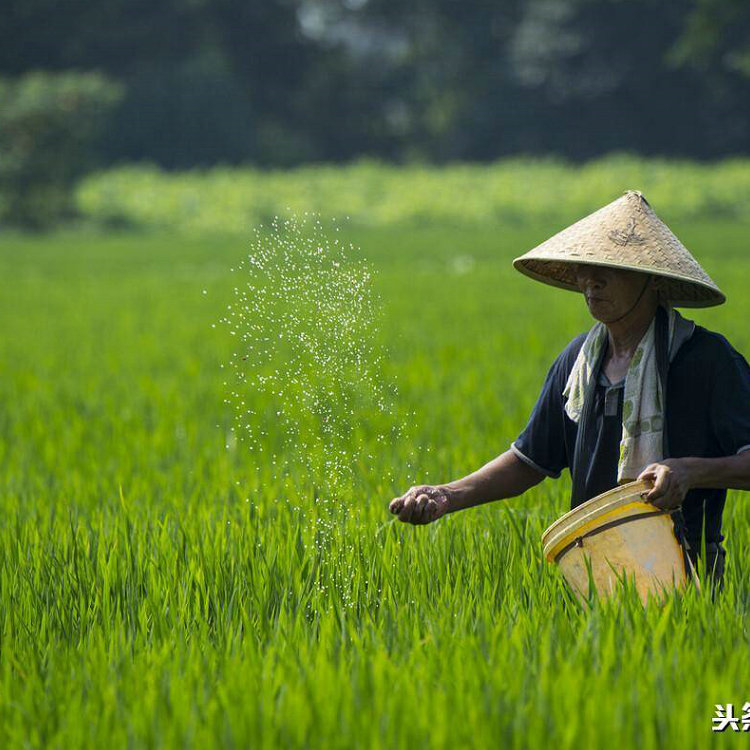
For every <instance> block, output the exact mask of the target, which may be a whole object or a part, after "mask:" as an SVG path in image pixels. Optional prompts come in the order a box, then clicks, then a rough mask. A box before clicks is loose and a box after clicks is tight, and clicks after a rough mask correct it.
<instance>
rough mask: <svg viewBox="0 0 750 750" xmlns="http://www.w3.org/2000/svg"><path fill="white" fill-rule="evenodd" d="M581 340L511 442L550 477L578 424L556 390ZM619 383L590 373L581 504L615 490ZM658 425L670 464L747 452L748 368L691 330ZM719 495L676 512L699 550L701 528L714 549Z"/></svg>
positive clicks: (570, 452)
mask: <svg viewBox="0 0 750 750" xmlns="http://www.w3.org/2000/svg"><path fill="white" fill-rule="evenodd" d="M585 339H586V334H582V335H581V336H578V337H577V338H575V339H573V341H571V342H570V344H568V346H566V347H565V349H564V350H563V351H562V353H561V354H560V355H559V356H558V358H557V359H556V360H555V362H554V364H553V365H552V367H551V369H550V371H549V373H548V374H547V379H546V380H545V382H544V386H543V387H542V392H541V394H540V395H539V399H538V400H537V403H536V405H535V406H534V409H533V411H532V413H531V417H530V418H529V422H528V424H527V425H526V428H525V429H524V431H523V432H522V433H521V435H520V436H519V438H518V439H517V440H516V441H515V442H514V443H513V446H512V448H513V450H514V452H515V453H516V455H518V456H519V457H520V458H521V459H523V460H525V461H526V462H527V463H529V464H531V465H532V466H534V467H535V468H537V469H538V470H539V471H541V472H543V473H544V474H547V475H548V476H551V477H558V476H560V473H561V472H562V470H563V469H565V468H568V469H570V467H572V466H573V465H574V462H573V456H574V451H575V445H576V437H577V434H578V425H577V423H575V422H573V421H572V420H571V419H569V417H568V416H567V414H566V413H565V399H564V397H563V390H564V388H565V384H566V383H567V381H568V376H569V375H570V371H571V369H572V368H573V364H574V362H575V360H576V357H577V356H578V352H579V350H580V348H581V346H582V345H583V342H584V340H585ZM623 390H624V389H623V387H622V382H621V383H618V384H614V385H612V384H610V383H609V382H608V381H607V379H606V377H605V376H604V375H603V373H601V372H600V373H597V386H596V391H595V403H594V415H595V424H596V429H592V430H590V431H589V432H590V435H589V441H588V442H589V444H588V445H586V446H583V447H582V450H585V452H586V453H585V455H587V456H588V457H589V460H588V461H583V462H581V464H582V469H581V470H582V471H584V472H585V473H586V476H585V480H584V486H585V499H586V500H588V499H590V498H592V497H595V496H596V495H599V494H601V493H602V492H606V491H607V490H610V489H612V488H613V487H615V486H616V485H617V464H618V461H619V455H620V440H621V437H622V397H623ZM666 424H667V435H668V442H669V452H670V455H669V457H670V458H680V457H685V456H694V457H702V458H716V457H719V456H731V455H734V454H735V453H738V452H741V451H743V450H747V449H750V367H749V366H748V364H747V362H746V361H745V359H744V357H743V356H742V355H741V354H739V353H738V352H737V351H736V350H735V349H734V348H732V346H731V345H730V344H729V342H728V341H727V340H726V339H725V338H724V337H723V336H721V335H720V334H718V333H713V332H711V331H708V330H706V329H705V328H702V327H701V326H696V327H695V331H694V333H693V335H692V336H691V337H690V338H689V339H688V340H687V341H686V342H685V343H684V344H683V345H682V346H681V347H680V349H679V350H678V351H677V353H676V354H675V356H674V359H673V360H672V362H671V363H670V365H669V371H668V375H667V402H666ZM725 500H726V490H723V489H694V490H691V491H690V492H688V494H687V496H686V498H685V501H684V502H683V505H682V511H683V515H684V518H685V523H686V526H687V536H688V541H689V542H690V544H691V546H692V547H693V548H694V549H700V539H701V528H702V527H703V524H704V521H705V527H706V543H707V544H708V543H710V542H715V543H718V542H721V540H722V539H723V538H724V537H723V536H722V534H721V514H722V512H723V510H724V503H725Z"/></svg>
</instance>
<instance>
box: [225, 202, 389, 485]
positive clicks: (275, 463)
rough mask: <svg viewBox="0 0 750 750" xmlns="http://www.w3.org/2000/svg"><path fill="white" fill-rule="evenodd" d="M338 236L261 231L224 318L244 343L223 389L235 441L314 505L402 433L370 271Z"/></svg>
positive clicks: (275, 227) (302, 228) (311, 224)
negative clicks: (381, 341)
mask: <svg viewBox="0 0 750 750" xmlns="http://www.w3.org/2000/svg"><path fill="white" fill-rule="evenodd" d="M338 233H339V228H338V225H337V224H336V223H335V222H334V223H332V225H331V226H330V227H324V226H323V224H322V223H321V220H320V219H319V218H317V217H315V216H307V215H305V217H303V218H301V219H296V218H290V219H280V218H276V219H274V220H273V222H272V223H271V225H270V227H267V228H263V227H261V228H259V229H257V230H256V232H255V239H254V241H253V243H252V246H251V249H250V252H249V254H248V256H247V257H246V259H245V260H243V262H242V263H240V264H239V265H238V267H237V268H235V269H233V270H234V272H235V274H236V275H237V277H238V278H237V285H236V286H235V287H234V302H233V304H231V305H229V306H228V310H227V313H226V315H225V317H224V318H223V319H222V320H221V322H222V323H224V324H226V325H227V326H228V328H229V333H230V334H231V335H232V336H236V337H237V339H238V342H239V349H238V350H237V351H235V352H234V353H233V354H232V355H231V359H230V360H229V363H228V369H229V370H230V379H228V382H226V383H225V385H226V386H227V397H226V403H228V404H229V405H230V406H231V407H232V409H233V412H234V426H233V428H232V434H233V436H234V437H235V438H236V440H237V442H238V444H244V446H245V447H246V448H247V449H248V450H249V451H250V453H251V454H252V456H253V457H254V459H255V465H256V468H257V469H258V470H259V472H260V473H263V472H266V476H267V475H268V473H269V472H270V473H271V474H272V475H273V478H274V479H276V478H281V477H283V478H285V479H291V480H292V482H293V484H294V485H295V486H296V489H297V491H299V490H304V491H307V490H309V491H310V492H311V493H312V492H313V491H314V492H315V496H316V499H318V500H320V499H321V498H323V497H325V498H330V497H332V496H334V495H337V494H341V493H342V492H345V491H346V490H347V489H350V488H351V485H352V482H353V480H354V473H355V470H356V468H357V467H358V466H366V465H367V464H368V461H369V460H370V459H372V458H373V456H372V455H371V453H372V450H373V443H374V444H375V446H377V445H378V444H385V442H386V439H387V437H388V436H387V435H386V434H385V432H386V430H387V431H388V435H391V434H392V432H393V430H398V428H397V427H395V426H394V423H395V420H394V419H392V418H389V414H390V412H391V411H392V409H393V403H394V396H395V388H394V387H393V386H390V385H389V384H388V383H387V381H386V379H385V378H384V377H383V374H382V365H383V360H384V356H383V351H382V347H381V346H380V345H379V344H378V342H377V333H378V317H379V316H378V313H379V304H378V303H379V300H378V299H377V297H376V295H375V293H374V291H373V288H372V281H373V278H372V272H371V270H370V267H369V265H368V264H367V263H365V262H364V261H362V260H361V259H357V258H356V257H355V256H356V253H357V250H358V249H357V248H356V247H354V246H353V245H351V244H345V243H344V242H342V241H341V240H340V239H339V238H338V236H337V235H338Z"/></svg>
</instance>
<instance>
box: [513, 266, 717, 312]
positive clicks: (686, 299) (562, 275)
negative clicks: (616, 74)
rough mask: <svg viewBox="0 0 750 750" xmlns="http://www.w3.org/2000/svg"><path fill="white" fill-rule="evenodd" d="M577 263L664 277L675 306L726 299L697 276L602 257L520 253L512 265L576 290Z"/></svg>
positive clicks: (666, 297) (665, 289)
mask: <svg viewBox="0 0 750 750" xmlns="http://www.w3.org/2000/svg"><path fill="white" fill-rule="evenodd" d="M578 264H586V265H590V266H604V267H606V268H618V269H622V270H623V271H636V272H638V273H643V274H647V275H653V276H659V277H660V278H662V279H665V283H664V284H663V286H662V289H663V294H664V301H665V302H669V303H670V304H671V305H673V306H675V307H714V306H716V305H721V304H723V303H724V302H726V296H725V295H724V293H723V292H721V291H720V290H719V289H718V288H717V287H715V286H712V285H710V284H704V283H702V282H701V281H699V280H697V279H693V278H690V277H687V276H681V275H680V274H678V273H675V272H674V271H669V272H664V271H660V270H658V269H651V268H649V269H644V268H643V267H642V266H640V267H639V266H633V265H628V264H626V263H612V262H607V261H605V260H583V259H579V258H576V259H575V260H569V261H567V260H562V259H560V258H554V259H544V258H538V257H536V258H529V257H526V256H521V257H519V258H516V259H515V260H514V261H513V267H514V268H515V269H516V270H518V271H520V272H521V273H522V274H525V275H526V276H528V277H529V278H532V279H535V280H536V281H541V282H542V283H544V284H549V285H550V286H555V287H557V288H559V289H567V290H568V291H571V292H580V291H581V290H580V289H579V288H578V285H577V284H576V281H575V270H574V267H575V266H576V265H578Z"/></svg>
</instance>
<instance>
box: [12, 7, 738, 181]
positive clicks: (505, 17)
mask: <svg viewBox="0 0 750 750" xmlns="http://www.w3.org/2000/svg"><path fill="white" fill-rule="evenodd" d="M30 71H48V72H63V71H81V72H95V73H99V74H100V75H102V76H104V77H106V79H108V80H111V81H112V82H114V84H115V85H116V86H117V87H118V91H119V92H121V93H120V95H119V96H118V99H117V103H116V104H114V105H113V106H112V108H111V112H110V114H109V115H108V117H107V119H106V122H105V124H104V125H103V127H102V128H101V129H100V132H99V135H98V136H97V140H96V143H95V144H94V152H95V155H96V158H97V160H98V163H100V164H112V163H119V162H124V161H133V160H136V161H150V162H154V163H157V164H160V165H162V166H164V167H167V168H186V167H192V166H205V165H210V164H215V163H225V164H233V163H254V164H258V165H263V166H290V165H294V164H299V163H304V162H317V161H330V162H341V161H348V160H351V159H355V158H359V157H373V158H379V159H385V160H390V161H395V162H403V161H414V160H417V161H429V162H435V163H442V162H449V161H456V160H470V161H485V160H494V159H497V158H501V157H504V156H508V155H516V154H524V155H534V154H545V155H548V154H557V155H559V156H561V157H565V158H567V159H571V160H584V159H588V158H592V157H595V156H597V155H600V154H603V153H608V152H611V151H632V152H637V153H640V154H645V155H651V154H659V155H665V156H676V157H677V156H679V157H683V156H684V157H692V158H697V159H711V158H716V157H721V156H725V155H728V154H739V153H744V154H746V153H748V151H750V3H747V2H746V1H745V0H671V1H670V2H668V3H665V2H662V1H661V0H494V1H490V0H97V2H93V3H92V2H91V1H90V0H35V1H34V2H29V1H28V0H6V3H5V4H4V12H3V22H2V23H0V75H2V76H3V77H4V78H5V79H13V78H17V77H19V76H22V75H24V74H26V73H28V72H30Z"/></svg>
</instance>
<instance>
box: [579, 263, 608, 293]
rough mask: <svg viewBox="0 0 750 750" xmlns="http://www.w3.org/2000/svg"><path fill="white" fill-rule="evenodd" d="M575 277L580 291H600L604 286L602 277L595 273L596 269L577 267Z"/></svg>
mask: <svg viewBox="0 0 750 750" xmlns="http://www.w3.org/2000/svg"><path fill="white" fill-rule="evenodd" d="M576 277H577V280H578V286H579V287H581V289H584V290H586V289H601V288H602V287H603V286H605V283H606V282H605V280H604V277H603V276H602V275H601V274H600V273H598V272H597V269H596V268H592V267H589V268H586V267H579V269H578V271H577V273H576Z"/></svg>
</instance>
